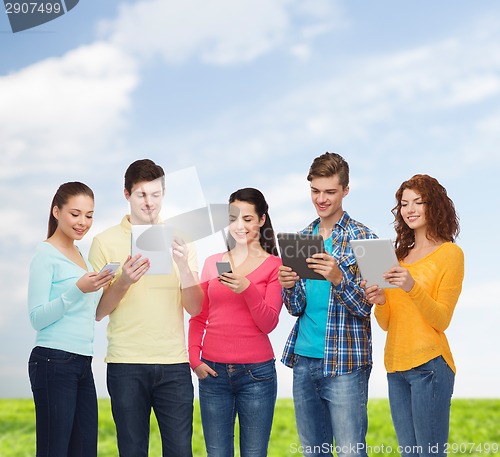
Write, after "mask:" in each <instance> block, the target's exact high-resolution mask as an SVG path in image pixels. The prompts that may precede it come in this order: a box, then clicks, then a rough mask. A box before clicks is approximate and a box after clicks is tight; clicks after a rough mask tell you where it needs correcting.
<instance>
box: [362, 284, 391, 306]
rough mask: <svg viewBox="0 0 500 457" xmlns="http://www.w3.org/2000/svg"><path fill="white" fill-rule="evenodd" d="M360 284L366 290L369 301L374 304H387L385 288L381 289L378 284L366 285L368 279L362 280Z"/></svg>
mask: <svg viewBox="0 0 500 457" xmlns="http://www.w3.org/2000/svg"><path fill="white" fill-rule="evenodd" d="M360 286H361V287H362V288H363V289H364V291H365V298H366V300H367V301H368V303H371V304H372V305H385V293H384V289H381V288H380V287H379V286H377V285H376V284H375V285H374V286H370V287H366V281H361V284H360Z"/></svg>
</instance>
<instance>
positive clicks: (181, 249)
mask: <svg viewBox="0 0 500 457" xmlns="http://www.w3.org/2000/svg"><path fill="white" fill-rule="evenodd" d="M172 257H173V258H174V261H175V263H176V264H177V266H178V267H179V269H180V270H189V263H188V258H189V249H188V247H187V245H186V243H185V242H184V240H181V239H180V238H175V239H174V240H173V241H172Z"/></svg>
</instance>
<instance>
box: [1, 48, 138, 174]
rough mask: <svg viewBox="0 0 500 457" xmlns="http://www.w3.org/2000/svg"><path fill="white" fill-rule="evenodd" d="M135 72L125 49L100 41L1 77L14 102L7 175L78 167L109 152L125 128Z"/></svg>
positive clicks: (5, 133) (7, 133) (7, 134)
mask: <svg viewBox="0 0 500 457" xmlns="http://www.w3.org/2000/svg"><path fill="white" fill-rule="evenodd" d="M135 70H136V69H135V66H134V64H133V62H132V61H131V60H130V59H129V58H128V57H127V56H126V55H125V54H124V53H123V52H121V51H120V50H119V49H117V48H116V47H113V46H111V45H109V44H107V43H104V42H97V43H94V44H92V45H90V46H84V47H81V48H78V49H75V50H73V51H70V52H68V53H67V54H65V55H63V56H62V57H59V58H51V59H46V60H43V61H40V62H38V63H34V64H32V65H30V66H28V67H26V68H24V69H22V70H20V71H18V72H15V73H11V74H9V75H7V76H3V77H0V99H2V106H3V107H8V109H2V110H1V111H0V136H1V137H2V146H1V150H2V155H1V157H0V164H1V166H0V176H2V177H4V178H7V177H12V176H17V175H19V174H28V173H29V172H34V171H35V172H36V173H40V172H51V171H54V170H55V169H61V170H66V171H67V170H68V169H73V170H75V169H78V167H81V166H82V165H83V164H85V163H88V162H89V159H90V158H91V156H92V155H94V156H96V155H101V158H102V157H103V156H102V151H101V150H100V148H102V147H103V146H104V145H108V144H109V142H110V141H115V140H116V138H115V135H117V132H118V131H119V129H120V128H121V127H123V123H124V115H125V113H126V112H127V110H128V109H129V108H130V94H131V91H132V90H133V89H134V87H135V85H136V84H137V77H136V74H135ZM26 157H29V158H30V160H29V161H26ZM68 157H71V160H68ZM47 158H50V160H47Z"/></svg>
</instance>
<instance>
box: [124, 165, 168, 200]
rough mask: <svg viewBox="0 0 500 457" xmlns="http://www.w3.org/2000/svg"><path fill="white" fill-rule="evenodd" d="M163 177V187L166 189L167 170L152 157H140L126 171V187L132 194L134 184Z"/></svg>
mask: <svg viewBox="0 0 500 457" xmlns="http://www.w3.org/2000/svg"><path fill="white" fill-rule="evenodd" d="M155 179H161V183H162V187H163V189H165V172H164V171H163V168H162V167H160V165H157V164H156V163H154V162H153V161H152V160H150V159H140V160H136V161H135V162H133V163H131V164H130V165H129V167H128V168H127V171H126V172H125V189H127V192H128V193H129V194H130V193H132V187H134V184H137V183H139V182H143V181H147V182H150V181H154V180H155Z"/></svg>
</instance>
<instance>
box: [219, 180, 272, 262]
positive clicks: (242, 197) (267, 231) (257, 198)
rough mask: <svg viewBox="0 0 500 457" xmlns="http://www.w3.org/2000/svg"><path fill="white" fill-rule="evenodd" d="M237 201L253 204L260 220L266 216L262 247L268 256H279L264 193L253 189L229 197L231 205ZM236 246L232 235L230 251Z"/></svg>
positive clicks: (229, 237)
mask: <svg viewBox="0 0 500 457" xmlns="http://www.w3.org/2000/svg"><path fill="white" fill-rule="evenodd" d="M235 201H240V202H247V203H251V204H252V205H253V206H254V207H255V212H256V213H257V214H258V216H259V219H260V218H261V217H262V216H264V215H265V216H266V219H265V221H264V224H263V225H262V227H261V228H260V237H259V241H260V245H261V246H262V248H263V249H264V251H266V252H267V253H268V254H272V255H275V256H277V255H278V249H277V248H276V239H275V237H274V229H273V224H272V223H271V218H270V217H269V206H268V204H267V202H266V199H265V198H264V195H263V194H262V192H261V191H260V190H258V189H254V188H253V187H246V188H244V189H239V190H237V191H236V192H233V193H232V194H231V195H230V196H229V203H230V204H231V203H233V202H235ZM234 244H235V241H234V239H233V237H232V236H231V234H229V235H228V249H231V247H234Z"/></svg>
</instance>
